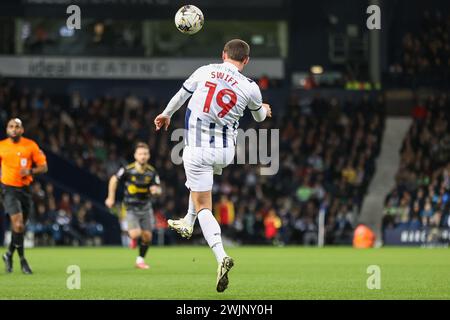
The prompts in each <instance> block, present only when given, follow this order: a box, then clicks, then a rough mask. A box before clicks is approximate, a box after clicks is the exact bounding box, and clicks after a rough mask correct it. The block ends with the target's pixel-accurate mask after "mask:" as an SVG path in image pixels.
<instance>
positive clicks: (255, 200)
mask: <svg viewBox="0 0 450 320" xmlns="http://www.w3.org/2000/svg"><path fill="white" fill-rule="evenodd" d="M162 109H163V106H162V104H161V103H158V102H156V101H155V100H153V99H151V98H149V99H139V98H137V97H135V96H133V95H129V96H127V97H124V98H115V97H107V96H106V97H98V98H95V99H91V100H88V99H85V98H83V97H82V96H81V95H80V94H79V93H77V92H74V93H73V94H72V95H71V96H70V97H67V98H65V99H62V100H61V99H59V100H58V99H53V97H49V96H47V95H45V93H43V92H41V91H39V90H28V89H21V88H18V87H16V86H14V85H13V84H12V83H9V84H3V85H2V86H0V117H1V120H2V123H5V121H6V119H7V118H9V117H15V116H18V117H20V118H21V119H22V120H23V122H24V124H25V129H26V136H29V137H32V138H33V139H35V140H36V141H37V142H38V143H39V144H40V145H42V146H43V147H44V148H45V149H46V150H51V151H52V152H54V153H56V154H58V155H60V156H62V157H64V158H66V159H68V160H70V161H73V162H74V163H75V164H76V165H77V166H79V167H80V168H84V169H85V170H87V171H88V172H90V173H91V174H93V175H97V176H98V177H99V178H100V179H102V180H104V181H105V189H106V187H107V184H106V181H107V179H108V178H109V176H110V175H112V174H114V173H115V172H116V171H117V170H118V169H119V167H120V166H122V165H124V164H126V163H127V162H129V161H131V160H132V153H133V146H134V145H135V143H136V142H137V141H145V142H147V143H149V145H150V146H151V151H152V158H151V160H150V162H151V163H152V164H153V165H154V166H155V167H156V169H157V170H158V172H159V174H160V177H161V180H162V187H163V190H164V191H163V195H162V196H161V197H159V198H157V199H155V201H154V207H155V211H156V212H157V213H158V214H160V215H161V216H162V217H164V218H166V219H167V218H172V217H179V216H183V215H184V214H185V211H186V209H187V203H188V191H187V190H186V188H185V186H184V180H185V176H184V170H183V167H182V166H181V165H174V163H173V162H172V161H171V159H170V153H171V148H172V146H173V145H174V144H176V143H177V141H175V142H172V141H171V140H170V135H169V134H170V130H169V131H168V132H164V131H162V132H155V131H154V128H153V119H154V118H155V116H156V115H157V113H159V112H160V111H161V110H162ZM285 110H286V111H285V112H284V113H283V114H282V115H280V116H275V117H274V118H272V119H270V120H268V121H265V122H263V123H261V124H256V123H255V122H253V121H251V119H250V118H251V117H249V116H248V115H246V116H245V117H244V118H243V119H242V121H241V127H242V128H280V145H279V147H280V167H279V171H278V173H277V174H276V175H273V176H262V175H260V174H259V169H260V166H259V165H231V166H230V167H229V168H227V169H226V170H224V173H223V175H222V176H216V177H215V179H216V180H215V182H216V183H215V185H214V189H213V196H214V203H215V206H214V212H215V215H216V217H217V218H218V220H219V221H220V223H221V225H222V227H223V228H224V234H225V235H228V236H229V237H230V238H231V239H235V240H238V241H240V242H242V243H278V244H288V243H289V244H290V243H302V244H314V243H316V242H317V241H318V239H317V228H318V219H319V216H321V217H323V218H324V221H325V226H326V230H325V233H326V241H327V242H328V243H349V242H350V241H351V237H352V231H353V228H354V225H355V223H356V221H355V220H356V217H357V214H358V212H359V209H360V207H361V203H362V200H363V197H364V195H365V193H366V190H367V186H368V184H369V182H370V179H371V177H372V175H373V173H374V171H375V159H376V157H377V156H378V153H379V151H380V143H381V137H382V132H383V129H384V112H385V110H384V101H383V99H382V97H377V98H373V99H372V98H369V97H368V96H365V97H364V98H362V99H360V100H354V101H353V100H351V99H349V100H345V101H340V100H338V99H336V98H326V99H325V98H321V97H320V96H317V97H315V98H313V99H310V100H304V99H300V98H299V97H297V96H295V95H293V96H292V97H291V99H290V102H289V104H288V106H287V107H286V108H285ZM182 113H183V112H179V113H178V114H176V115H175V116H174V118H173V120H172V128H182V127H183V119H184V114H182ZM62 179H63V177H62ZM36 188H38V187H37V186H36ZM42 190H45V188H42ZM42 194H43V198H42V201H46V202H47V203H48V202H49V200H48V199H49V196H48V195H47V193H45V192H42ZM69 198H70V200H69ZM42 201H41V202H42ZM69 203H70V205H69ZM37 206H38V208H39V207H40V209H38V211H40V212H41V214H42V217H41V218H40V219H43V220H45V218H44V217H46V216H47V215H48V213H49V212H53V215H54V216H56V217H58V214H57V213H58V212H59V211H58V210H64V212H65V213H64V216H68V217H69V219H71V220H73V219H75V220H77V219H78V218H80V215H79V214H75V212H79V211H80V210H81V212H82V214H81V216H82V217H83V219H87V221H95V219H94V220H91V219H93V218H92V217H93V213H92V212H91V210H90V209H89V205H88V203H85V204H79V198H78V197H76V196H75V195H72V196H69V195H68V194H67V195H62V196H61V199H60V204H59V206H58V205H56V208H57V210H56V211H55V206H54V205H53V206H49V205H48V204H47V205H41V204H40V203H38V204H37ZM73 206H75V207H76V208H77V209H76V210H75V209H72V207H73ZM61 208H63V209H61ZM69 209H70V210H69ZM55 213H56V214H55ZM71 214H72V216H71ZM160 220H161V223H160V224H159V225H160V229H162V230H164V229H165V228H167V225H166V224H165V223H164V219H160ZM87 225H89V223H88V224H87ZM88 229H89V230H90V228H88ZM74 230H78V229H76V228H74ZM85 232H88V231H87V229H86V231H85ZM196 232H197V234H196V235H198V239H200V238H201V237H200V231H199V230H198V228H197V230H196ZM194 240H195V235H194Z"/></svg>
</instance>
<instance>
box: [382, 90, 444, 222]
mask: <svg viewBox="0 0 450 320" xmlns="http://www.w3.org/2000/svg"><path fill="white" fill-rule="evenodd" d="M449 108H450V100H449V97H448V95H447V94H445V93H443V94H432V95H430V96H429V97H428V98H427V99H426V101H425V102H424V104H419V105H417V106H416V107H415V108H414V109H413V115H412V116H413V124H412V126H411V128H410V130H409V132H408V133H407V135H406V137H405V139H404V143H403V147H402V149H401V151H400V152H401V164H400V167H399V170H398V174H397V177H396V180H397V185H396V186H395V188H394V189H393V190H392V191H391V192H390V193H389V194H388V196H387V197H386V201H385V216H384V220H383V226H384V228H385V229H392V228H398V229H405V228H408V229H415V230H418V229H421V228H423V227H425V228H426V227H449V226H450V201H449V198H450V165H449V160H450V126H449V121H450V114H449V112H448V110H449Z"/></svg>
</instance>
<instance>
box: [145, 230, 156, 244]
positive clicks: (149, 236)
mask: <svg viewBox="0 0 450 320" xmlns="http://www.w3.org/2000/svg"><path fill="white" fill-rule="evenodd" d="M152 236H153V235H152V233H151V231H143V232H142V240H143V241H144V242H145V243H149V242H151V241H152Z"/></svg>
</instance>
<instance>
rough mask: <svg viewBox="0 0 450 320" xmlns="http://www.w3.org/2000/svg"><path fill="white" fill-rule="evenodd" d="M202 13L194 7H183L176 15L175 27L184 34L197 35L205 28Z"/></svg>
mask: <svg viewBox="0 0 450 320" xmlns="http://www.w3.org/2000/svg"><path fill="white" fill-rule="evenodd" d="M203 23H204V17H203V13H202V11H201V10H200V9H199V8H197V7H196V6H193V5H185V6H182V7H181V8H180V9H179V10H178V11H177V13H176V14H175V26H176V27H177V29H178V30H180V32H182V33H186V34H195V33H197V32H199V31H200V29H201V28H202V27H203Z"/></svg>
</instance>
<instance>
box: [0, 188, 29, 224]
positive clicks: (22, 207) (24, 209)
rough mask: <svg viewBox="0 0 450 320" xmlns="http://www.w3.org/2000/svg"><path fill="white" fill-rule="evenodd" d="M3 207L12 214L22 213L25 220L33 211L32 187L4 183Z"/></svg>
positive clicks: (7, 212)
mask: <svg viewBox="0 0 450 320" xmlns="http://www.w3.org/2000/svg"><path fill="white" fill-rule="evenodd" d="M1 187H2V194H3V207H4V209H5V213H6V214H9V215H10V216H12V215H15V214H17V213H22V214H23V218H24V220H27V219H28V217H29V216H30V215H31V214H32V213H33V198H32V196H31V187H30V186H25V187H13V186H7V185H4V184H2V185H1Z"/></svg>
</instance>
